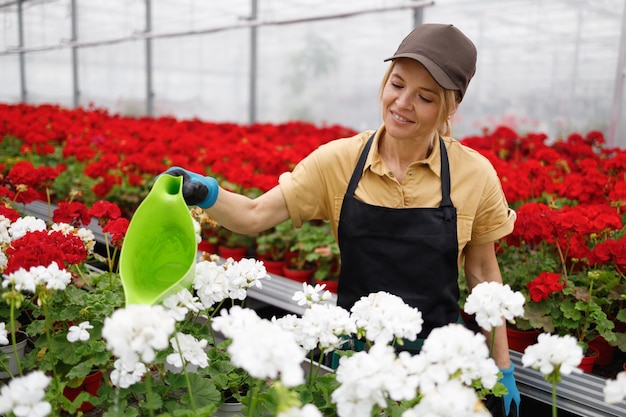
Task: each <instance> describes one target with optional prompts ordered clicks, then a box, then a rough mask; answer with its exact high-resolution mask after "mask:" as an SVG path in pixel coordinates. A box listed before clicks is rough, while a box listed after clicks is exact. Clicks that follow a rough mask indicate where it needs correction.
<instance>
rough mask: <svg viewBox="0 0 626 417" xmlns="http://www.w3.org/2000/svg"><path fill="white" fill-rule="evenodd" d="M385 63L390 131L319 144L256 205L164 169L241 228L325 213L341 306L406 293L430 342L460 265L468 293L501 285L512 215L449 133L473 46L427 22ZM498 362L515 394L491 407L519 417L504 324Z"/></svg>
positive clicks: (490, 177)
mask: <svg viewBox="0 0 626 417" xmlns="http://www.w3.org/2000/svg"><path fill="white" fill-rule="evenodd" d="M386 61H391V65H390V67H389V69H388V71H387V73H386V74H385V76H384V78H383V81H382V84H381V92H380V102H381V105H382V118H383V124H382V126H380V128H379V129H378V130H377V131H375V132H372V131H367V132H363V133H361V134H358V135H356V136H354V137H352V138H343V139H338V140H335V141H332V142H329V143H327V144H325V145H323V146H321V147H320V148H318V149H317V150H316V151H314V152H312V153H311V154H310V155H309V156H307V157H306V158H305V159H304V160H302V161H301V162H300V163H299V164H298V165H297V166H296V167H295V168H294V170H293V172H290V173H284V174H282V175H281V176H280V179H279V185H278V186H276V187H275V188H273V189H272V190H270V191H268V192H267V193H265V194H264V195H262V196H260V197H258V198H256V199H254V200H252V199H249V198H248V197H245V196H242V195H239V194H236V193H232V192H229V191H227V190H224V189H221V188H220V187H219V186H218V184H217V182H216V180H215V179H213V178H210V177H204V176H201V175H198V174H195V173H191V172H188V171H185V170H183V169H182V168H178V167H174V168H170V169H169V170H168V171H167V172H168V173H170V174H173V175H182V176H183V177H184V185H183V188H184V190H183V193H184V195H185V199H186V201H187V203H188V204H190V205H194V204H195V205H199V206H200V207H202V208H206V209H207V210H208V213H209V214H210V215H211V216H212V217H213V218H214V219H216V220H217V221H218V222H219V223H220V224H221V225H223V226H224V227H226V228H227V229H230V230H232V231H234V232H238V233H242V234H255V233H259V232H262V231H264V230H267V229H269V228H271V227H273V226H275V225H277V224H279V223H281V222H283V221H285V220H287V219H291V221H292V222H293V224H294V226H295V227H299V226H300V225H301V224H302V223H303V222H304V221H307V220H312V219H326V220H329V221H330V223H331V225H332V229H333V233H334V234H335V237H336V239H337V241H338V244H339V247H340V251H341V265H342V266H341V274H340V279H339V287H338V299H337V302H338V304H339V305H341V306H342V307H345V308H347V309H349V308H350V307H351V306H352V305H353V304H354V302H355V301H357V300H358V299H359V298H360V297H361V296H366V295H368V294H369V293H371V292H376V291H380V290H384V291H387V292H390V293H393V294H396V295H399V296H401V297H402V298H403V299H404V300H405V301H406V302H407V303H409V304H411V305H413V306H415V307H417V308H419V310H420V311H421V312H422V315H423V318H424V330H423V332H422V334H421V335H420V338H422V340H423V339H424V338H426V336H428V333H429V332H430V331H431V330H432V329H433V328H436V327H439V326H443V325H446V324H448V323H452V322H456V321H458V318H459V308H458V297H459V288H458V281H457V280H458V273H459V268H460V267H461V266H464V268H465V269H464V271H465V276H466V277H467V282H468V287H469V288H470V289H471V288H473V287H474V286H476V285H477V284H478V283H481V282H484V281H496V282H501V281H502V278H501V275H500V269H499V266H498V262H497V260H496V255H495V249H494V242H495V241H497V240H498V239H500V238H502V237H503V236H506V235H507V234H509V233H510V232H511V231H512V230H513V224H514V221H515V214H514V212H512V211H511V210H509V208H508V204H507V202H506V199H505V197H504V193H503V192H502V189H501V185H500V182H499V179H498V177H497V175H496V172H495V170H494V169H493V167H492V166H491V164H490V163H489V162H488V161H487V159H485V158H484V157H482V156H481V155H480V154H478V153H477V152H475V151H473V150H471V149H469V148H467V147H465V146H462V145H461V144H460V143H459V142H458V141H456V140H454V139H452V138H450V137H448V136H446V135H448V134H449V132H450V123H449V119H450V118H451V117H452V115H453V114H454V112H455V111H456V110H457V107H458V105H459V103H460V102H461V100H462V99H463V96H464V94H465V91H466V89H467V87H468V85H469V82H470V80H471V78H472V76H473V75H474V72H475V68H476V48H475V47H474V44H473V43H472V42H471V41H470V40H469V39H468V38H467V37H465V35H463V34H462V33H461V32H460V31H459V30H458V29H456V28H455V27H454V26H452V25H444V24H424V25H420V26H418V27H417V28H415V29H414V30H413V31H412V32H411V33H410V34H409V35H408V36H407V37H406V38H405V39H404V40H403V41H402V43H401V44H400V46H399V47H398V50H397V51H396V53H395V54H394V55H393V56H392V57H390V58H388V59H387V60H386ZM487 340H491V337H490V336H488V338H487ZM494 359H495V361H496V364H497V365H498V367H499V368H500V369H501V370H503V374H504V375H505V376H504V378H503V379H502V380H501V382H503V383H504V384H505V385H506V386H507V388H508V390H509V394H508V395H507V396H506V397H505V399H504V407H502V405H498V407H500V408H501V409H502V408H503V410H499V411H498V412H495V411H494V409H495V408H494V407H495V406H493V407H491V409H492V413H494V415H503V414H502V413H503V412H504V415H511V416H516V415H517V409H518V405H519V391H518V390H517V388H516V384H515V379H514V377H513V364H512V363H511V362H510V358H509V351H508V343H507V338H506V332H505V326H500V327H498V328H496V337H495V348H494Z"/></svg>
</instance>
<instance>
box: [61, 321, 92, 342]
mask: <svg viewBox="0 0 626 417" xmlns="http://www.w3.org/2000/svg"><path fill="white" fill-rule="evenodd" d="M90 329H93V326H92V325H91V324H89V322H88V321H83V322H82V323H80V324H79V325H78V326H71V327H70V328H69V331H68V333H67V341H68V342H70V343H74V342H77V341H79V340H80V341H81V342H86V341H87V340H89V332H88V330H90Z"/></svg>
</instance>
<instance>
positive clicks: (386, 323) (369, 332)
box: [350, 291, 424, 343]
mask: <svg viewBox="0 0 626 417" xmlns="http://www.w3.org/2000/svg"><path fill="white" fill-rule="evenodd" d="M350 311H351V312H352V318H353V319H354V320H355V321H356V325H357V328H359V329H363V330H364V332H365V337H366V338H367V339H368V340H371V341H376V342H377V343H389V342H391V341H393V340H394V338H399V339H407V340H411V341H413V340H415V339H416V338H417V335H418V334H419V333H420V332H421V331H422V324H424V320H423V319H422V313H421V312H420V311H419V310H418V309H417V308H414V307H411V306H409V305H408V304H406V303H405V302H404V301H403V300H402V298H400V297H398V296H397V295H393V294H390V293H388V292H384V291H379V292H377V293H372V294H369V295H368V296H367V297H361V299H360V300H358V301H357V302H356V303H354V305H353V306H352V308H351V309H350Z"/></svg>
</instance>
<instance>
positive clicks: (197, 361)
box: [166, 332, 209, 372]
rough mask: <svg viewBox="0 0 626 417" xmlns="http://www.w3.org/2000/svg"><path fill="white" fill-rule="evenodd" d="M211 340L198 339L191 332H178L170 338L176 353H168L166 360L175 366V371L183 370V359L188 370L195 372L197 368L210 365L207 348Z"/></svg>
mask: <svg viewBox="0 0 626 417" xmlns="http://www.w3.org/2000/svg"><path fill="white" fill-rule="evenodd" d="M208 343H209V341H208V340H206V339H202V340H198V339H196V338H195V337H193V336H192V335H190V334H184V333H180V332H179V333H177V334H176V336H175V337H172V338H171V339H170V344H171V345H172V348H173V349H174V353H170V354H169V355H167V358H166V361H167V363H169V364H170V365H172V366H173V367H174V371H175V372H182V369H183V361H184V363H185V365H186V369H187V371H190V372H194V371H195V370H196V369H197V368H206V367H207V366H209V357H208V356H207V353H206V348H207V345H208Z"/></svg>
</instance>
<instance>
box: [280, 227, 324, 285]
mask: <svg viewBox="0 0 626 417" xmlns="http://www.w3.org/2000/svg"><path fill="white" fill-rule="evenodd" d="M330 239H333V237H332V234H330V227H329V226H328V223H327V222H325V221H308V222H304V223H303V224H302V226H301V227H300V228H298V229H296V231H295V236H294V241H293V244H292V245H291V247H290V250H291V251H292V252H293V253H294V257H293V258H292V259H291V261H290V262H289V263H288V264H287V265H285V267H284V270H283V272H284V275H285V276H286V277H287V278H290V279H295V280H298V281H301V282H310V281H311V279H312V278H313V275H314V273H315V270H316V269H317V262H318V260H319V259H320V258H322V257H323V253H322V252H319V251H318V250H319V249H320V248H322V247H325V246H328V242H329V241H330Z"/></svg>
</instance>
